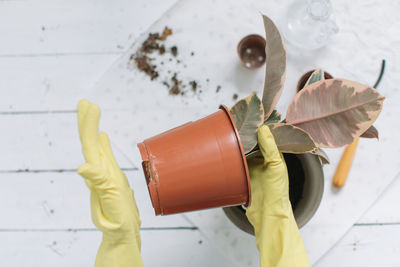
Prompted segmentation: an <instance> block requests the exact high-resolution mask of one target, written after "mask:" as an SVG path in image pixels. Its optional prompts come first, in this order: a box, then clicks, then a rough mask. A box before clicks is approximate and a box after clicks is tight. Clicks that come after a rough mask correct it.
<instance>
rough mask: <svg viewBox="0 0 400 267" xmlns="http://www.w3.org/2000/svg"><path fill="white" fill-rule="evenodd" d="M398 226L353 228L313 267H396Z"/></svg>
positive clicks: (399, 240)
mask: <svg viewBox="0 0 400 267" xmlns="http://www.w3.org/2000/svg"><path fill="white" fill-rule="evenodd" d="M399 253H400V225H386V226H360V227H353V228H352V229H351V230H350V231H349V232H348V233H347V234H346V236H345V237H344V238H343V239H342V240H341V241H340V242H339V244H337V245H336V246H335V247H334V248H333V249H332V250H331V251H329V253H327V254H326V255H325V256H324V257H323V258H322V259H321V260H320V261H319V262H318V263H317V264H315V267H337V266H342V267H352V266H371V267H372V266H385V267H398V266H400V257H399Z"/></svg>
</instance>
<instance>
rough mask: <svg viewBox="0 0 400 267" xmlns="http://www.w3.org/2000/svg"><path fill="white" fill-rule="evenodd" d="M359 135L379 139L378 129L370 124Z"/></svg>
mask: <svg viewBox="0 0 400 267" xmlns="http://www.w3.org/2000/svg"><path fill="white" fill-rule="evenodd" d="M360 137H363V138H376V139H379V133H378V129H376V128H375V127H374V126H373V125H372V126H371V127H369V128H368V129H367V130H366V131H365V132H364V133H363V134H362V135H361V136H360Z"/></svg>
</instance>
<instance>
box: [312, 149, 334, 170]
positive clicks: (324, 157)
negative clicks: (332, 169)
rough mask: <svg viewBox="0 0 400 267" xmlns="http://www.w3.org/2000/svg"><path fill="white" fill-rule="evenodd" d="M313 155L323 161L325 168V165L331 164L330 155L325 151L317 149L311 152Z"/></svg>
mask: <svg viewBox="0 0 400 267" xmlns="http://www.w3.org/2000/svg"><path fill="white" fill-rule="evenodd" d="M311 154H313V155H317V156H318V157H319V159H320V160H321V164H322V166H324V165H325V164H329V163H330V161H329V157H328V155H327V154H326V153H325V151H323V150H322V149H320V148H317V149H316V150H313V151H312V152H311Z"/></svg>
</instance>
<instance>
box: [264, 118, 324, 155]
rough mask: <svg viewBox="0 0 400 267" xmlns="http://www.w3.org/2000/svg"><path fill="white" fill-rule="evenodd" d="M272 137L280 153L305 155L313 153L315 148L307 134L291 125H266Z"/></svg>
mask: <svg viewBox="0 0 400 267" xmlns="http://www.w3.org/2000/svg"><path fill="white" fill-rule="evenodd" d="M267 126H268V127H269V129H270V130H271V133H272V135H273V136H274V139H275V143H276V146H277V147H278V149H279V151H280V152H286V153H294V154H299V153H307V152H311V151H314V150H315V149H316V148H317V146H316V145H315V143H314V141H313V140H312V138H311V137H310V135H309V134H308V133H306V132H305V131H303V130H302V129H300V128H297V127H296V126H293V125H287V124H283V123H273V124H268V125H267Z"/></svg>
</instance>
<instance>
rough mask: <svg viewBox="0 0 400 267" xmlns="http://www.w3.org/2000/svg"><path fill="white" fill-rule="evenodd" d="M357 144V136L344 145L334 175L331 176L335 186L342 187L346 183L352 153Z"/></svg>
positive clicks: (352, 156)
mask: <svg viewBox="0 0 400 267" xmlns="http://www.w3.org/2000/svg"><path fill="white" fill-rule="evenodd" d="M357 144H358V138H357V139H356V140H354V142H353V143H352V144H350V145H348V146H347V147H346V149H345V150H344V152H343V155H342V158H341V159H340V162H339V165H338V167H337V169H336V172H335V175H334V176H333V185H334V186H336V187H339V188H340V187H343V186H344V184H345V183H346V180H347V176H348V175H349V171H350V168H351V164H352V162H353V158H354V153H355V152H356V148H357Z"/></svg>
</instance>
